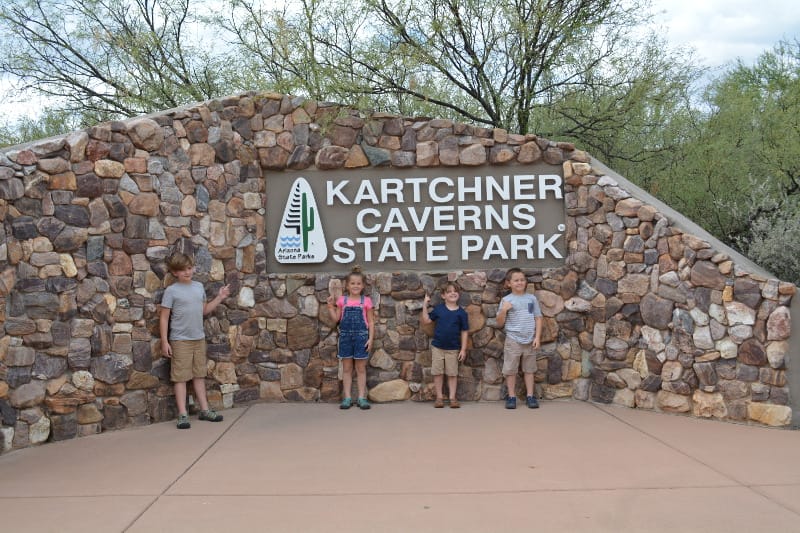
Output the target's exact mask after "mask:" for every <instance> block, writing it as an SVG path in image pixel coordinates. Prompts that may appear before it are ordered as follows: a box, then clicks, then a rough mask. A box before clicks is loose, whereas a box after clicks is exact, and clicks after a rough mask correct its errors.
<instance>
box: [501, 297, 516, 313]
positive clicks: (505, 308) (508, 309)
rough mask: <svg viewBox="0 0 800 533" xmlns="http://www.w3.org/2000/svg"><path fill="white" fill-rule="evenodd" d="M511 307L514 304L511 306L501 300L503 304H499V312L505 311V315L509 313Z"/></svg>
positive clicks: (509, 303) (512, 305) (506, 301)
mask: <svg viewBox="0 0 800 533" xmlns="http://www.w3.org/2000/svg"><path fill="white" fill-rule="evenodd" d="M513 307H514V304H512V303H511V302H509V301H508V300H503V302H502V303H501V304H500V310H501V311H505V312H506V313H507V312H509V311H511V309H512V308H513Z"/></svg>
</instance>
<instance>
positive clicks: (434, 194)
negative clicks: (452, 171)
mask: <svg viewBox="0 0 800 533" xmlns="http://www.w3.org/2000/svg"><path fill="white" fill-rule="evenodd" d="M440 183H442V184H444V185H447V187H448V188H449V189H452V188H453V185H454V184H453V180H451V179H450V178H435V179H434V180H433V181H431V184H430V186H428V196H430V197H431V200H433V201H434V202H436V203H439V204H446V203H448V202H452V201H453V196H455V195H454V194H453V193H452V192H448V193H447V194H445V195H444V196H439V193H438V191H437V190H436V187H438V186H439V184H440Z"/></svg>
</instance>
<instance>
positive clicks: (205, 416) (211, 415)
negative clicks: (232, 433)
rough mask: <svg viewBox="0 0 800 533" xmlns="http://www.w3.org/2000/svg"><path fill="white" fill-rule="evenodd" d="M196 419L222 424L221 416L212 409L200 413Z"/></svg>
mask: <svg viewBox="0 0 800 533" xmlns="http://www.w3.org/2000/svg"><path fill="white" fill-rule="evenodd" d="M197 418H199V419H200V420H207V421H209V422H222V415H221V414H219V413H217V412H216V411H215V410H213V409H209V410H208V411H200V415H199V416H198V417H197Z"/></svg>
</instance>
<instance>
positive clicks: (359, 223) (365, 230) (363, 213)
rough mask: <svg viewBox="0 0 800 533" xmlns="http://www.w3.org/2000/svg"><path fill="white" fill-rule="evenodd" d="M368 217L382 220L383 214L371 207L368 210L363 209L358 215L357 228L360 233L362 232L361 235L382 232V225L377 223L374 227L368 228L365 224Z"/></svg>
mask: <svg viewBox="0 0 800 533" xmlns="http://www.w3.org/2000/svg"><path fill="white" fill-rule="evenodd" d="M368 215H372V216H374V217H375V218H378V219H379V218H381V212H380V211H378V210H377V209H374V208H371V207H368V208H367V209H362V210H361V211H359V212H358V214H357V215H356V228H358V231H360V232H361V233H366V234H370V233H378V232H379V231H380V230H381V225H380V224H378V223H376V224H375V225H374V226H367V225H366V224H365V223H364V217H366V216H368Z"/></svg>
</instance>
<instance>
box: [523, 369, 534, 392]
mask: <svg viewBox="0 0 800 533" xmlns="http://www.w3.org/2000/svg"><path fill="white" fill-rule="evenodd" d="M524 377H525V390H526V391H527V392H528V394H527V395H528V396H533V392H534V389H533V373H532V372H525V373H524Z"/></svg>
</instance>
